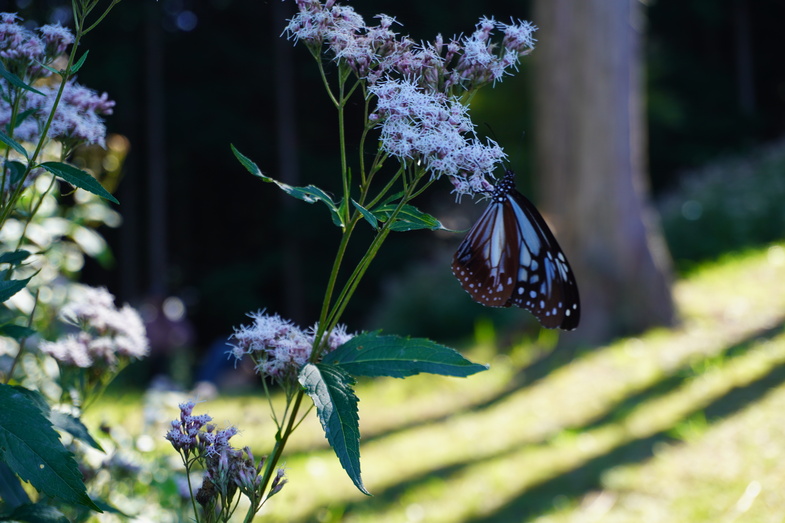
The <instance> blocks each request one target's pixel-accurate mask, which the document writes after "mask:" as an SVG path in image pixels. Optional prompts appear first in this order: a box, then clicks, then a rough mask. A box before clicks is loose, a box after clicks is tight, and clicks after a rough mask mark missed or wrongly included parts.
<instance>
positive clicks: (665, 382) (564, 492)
mask: <svg viewBox="0 0 785 523" xmlns="http://www.w3.org/2000/svg"><path fill="white" fill-rule="evenodd" d="M780 332H782V325H779V326H777V327H776V328H773V329H768V330H765V331H759V332H756V333H753V334H751V335H750V336H748V337H747V338H745V339H744V340H742V341H739V342H737V343H735V344H734V345H732V346H729V347H727V348H726V349H724V350H722V351H720V352H719V353H717V354H714V355H712V356H711V357H709V358H707V359H708V360H712V359H714V358H727V361H725V364H729V365H732V364H733V359H734V358H736V357H739V356H741V355H743V354H746V353H748V352H749V351H750V350H753V349H754V347H755V346H756V344H757V343H759V342H761V341H765V340H767V339H771V338H773V337H775V335H777V334H779V333H780ZM559 366H560V365H559ZM695 366H696V364H695V362H690V363H687V364H685V365H683V366H682V367H680V368H678V369H675V370H674V371H673V372H672V373H671V374H670V375H668V376H664V377H663V378H662V379H661V380H660V381H658V382H656V383H653V384H650V385H649V386H648V387H646V388H645V389H644V390H640V391H637V392H635V393H633V394H632V395H628V396H626V397H624V398H621V399H620V400H619V401H618V402H617V403H615V404H609V405H608V406H607V410H606V414H605V415H603V416H602V417H599V418H597V419H595V420H593V421H591V422H589V423H586V424H584V425H582V426H579V427H561V428H560V430H582V431H588V430H598V429H602V428H603V427H605V426H613V425H616V424H619V423H621V422H623V421H624V420H625V418H627V417H628V416H629V415H631V414H632V413H633V412H634V410H635V407H636V406H638V405H641V404H643V403H645V402H647V401H651V400H653V399H656V398H658V397H660V396H663V395H665V394H667V393H669V392H673V391H675V390H677V389H678V388H679V387H681V386H683V385H685V384H686V382H687V381H688V380H690V379H692V378H694V377H695V376H696V375H698V374H700V371H698V370H696V369H695ZM546 375H547V372H546V373H544V374H543V375H542V377H544V376H546ZM527 381H528V380H527ZM783 383H785V366H774V367H772V368H771V369H769V372H768V373H767V374H765V375H763V376H761V377H759V378H758V379H756V380H755V381H752V382H750V383H749V384H747V385H744V386H740V387H737V388H734V389H731V390H729V391H727V392H726V393H724V394H722V395H721V396H718V397H716V398H714V399H713V400H712V402H711V403H710V404H709V405H704V404H701V405H700V406H696V408H694V409H692V410H690V411H689V412H685V413H684V415H683V416H682V417H681V418H680V419H679V420H675V421H674V422H673V423H672V424H671V426H670V427H667V428H663V429H662V430H660V431H658V432H656V433H654V434H652V435H649V436H645V437H642V438H638V439H634V440H629V441H627V442H625V443H623V444H621V445H619V446H617V447H615V448H613V449H612V450H610V451H608V452H606V453H605V454H603V455H600V456H595V457H592V458H589V459H587V460H586V461H583V462H582V463H580V464H579V465H577V466H575V467H574V468H573V469H571V470H569V471H567V472H563V473H560V474H558V475H557V476H553V477H551V478H549V479H546V480H544V481H541V482H540V483H537V484H535V485H532V486H530V487H529V488H527V489H526V490H525V491H522V492H521V493H520V494H519V495H518V496H517V497H515V498H514V499H512V500H511V501H510V502H509V503H508V504H507V505H505V506H503V507H501V508H499V509H498V510H497V511H495V512H494V513H493V514H490V515H487V516H484V517H477V518H475V519H471V520H468V521H476V522H480V521H499V522H507V521H526V520H528V519H531V518H533V517H536V516H538V515H541V514H543V513H546V512H548V511H551V510H553V509H554V507H555V506H557V505H561V504H562V503H563V502H565V501H570V500H573V501H577V500H580V498H581V497H582V496H584V495H585V494H587V493H589V492H591V491H592V490H596V489H599V488H601V478H602V475H603V474H604V473H605V472H606V471H608V470H609V469H611V468H613V467H617V466H620V465H625V464H630V463H636V462H643V461H646V460H648V459H649V458H651V457H652V455H653V449H654V448H655V447H656V446H657V445H658V444H661V443H667V442H673V441H676V440H675V439H674V438H673V437H672V432H671V431H672V429H673V428H674V426H675V425H677V424H678V423H680V422H681V421H684V420H686V419H689V418H690V417H692V416H693V415H695V414H698V413H701V412H702V413H704V415H705V417H706V419H707V421H708V422H709V423H711V422H715V421H717V420H719V419H721V418H724V417H727V416H729V415H732V414H734V413H736V412H738V411H740V410H741V409H743V408H744V407H746V406H747V405H749V404H751V403H753V402H755V401H757V400H759V399H760V398H761V397H762V396H764V395H765V394H766V393H767V392H769V391H770V390H771V389H772V388H774V387H776V386H778V385H781V384H783ZM517 388H518V387H509V388H506V389H505V390H504V391H502V392H501V393H500V394H499V395H498V396H496V397H494V398H492V399H490V400H488V401H485V402H483V403H481V404H478V405H476V406H475V407H474V410H480V409H483V408H486V407H488V406H491V405H493V404H494V403H496V402H498V401H500V400H501V399H503V398H505V397H506V396H508V395H509V394H511V393H512V392H514V391H516V390H517ZM446 418H447V416H445V417H439V418H438V419H433V418H432V419H428V420H423V421H421V422H419V423H412V424H408V425H407V426H406V427H398V428H396V429H395V430H394V431H390V432H387V433H385V434H376V435H375V436H374V437H373V439H379V438H382V437H385V436H386V435H389V434H395V433H399V432H402V431H404V430H408V429H410V428H413V427H416V426H421V425H425V424H430V423H436V422H439V421H442V420H443V419H446ZM554 435H555V434H554ZM363 441H367V439H366V438H364V439H363ZM536 444H539V445H547V443H534V444H532V445H536ZM520 448H521V446H520V445H516V446H514V448H508V449H505V450H503V451H500V452H499V453H497V454H495V455H492V456H488V455H485V456H483V457H481V458H477V459H468V460H464V461H462V462H460V463H456V464H452V465H449V466H445V467H441V468H437V469H431V470H429V471H427V472H426V473H423V474H420V475H418V476H413V477H407V478H405V480H402V481H400V482H399V483H397V484H394V485H392V486H390V487H388V488H387V489H385V490H384V491H381V492H375V497H374V498H372V499H368V500H363V501H360V502H358V503H347V504H345V505H344V506H343V508H344V510H343V511H342V513H343V514H344V515H348V514H351V513H352V512H353V511H361V512H363V513H373V512H376V511H379V512H380V513H381V512H384V510H385V509H387V508H388V507H391V506H394V505H395V504H396V503H397V502H398V500H399V499H400V498H401V497H402V496H403V495H404V494H405V493H406V492H408V491H412V490H415V489H417V488H418V486H422V487H425V486H426V485H427V484H428V483H429V482H431V481H433V480H434V479H435V478H438V479H441V480H443V481H450V479H451V478H452V477H453V476H456V475H459V474H461V473H463V472H464V470H465V469H466V468H468V467H471V466H473V465H475V464H478V463H480V462H482V461H485V460H489V459H504V457H505V456H507V455H513V454H514V453H516V452H519V451H520ZM480 481H482V478H478V482H480ZM306 520H307V521H312V520H314V515H311V516H310V517H308V518H306Z"/></svg>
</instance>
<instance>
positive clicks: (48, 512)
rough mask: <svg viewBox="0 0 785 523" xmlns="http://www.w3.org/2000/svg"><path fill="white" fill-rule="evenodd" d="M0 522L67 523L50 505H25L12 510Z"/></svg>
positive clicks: (60, 513)
mask: <svg viewBox="0 0 785 523" xmlns="http://www.w3.org/2000/svg"><path fill="white" fill-rule="evenodd" d="M0 521H23V522H28V523H68V518H67V517H65V515H63V513H62V512H60V511H59V510H57V509H56V508H55V507H53V506H51V505H44V504H43V503H27V504H25V505H21V506H19V507H17V508H16V509H14V511H13V512H11V514H10V515H9V516H8V518H0Z"/></svg>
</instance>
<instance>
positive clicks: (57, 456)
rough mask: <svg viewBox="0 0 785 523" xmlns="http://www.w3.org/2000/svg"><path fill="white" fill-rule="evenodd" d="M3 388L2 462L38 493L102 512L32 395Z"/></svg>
mask: <svg viewBox="0 0 785 523" xmlns="http://www.w3.org/2000/svg"><path fill="white" fill-rule="evenodd" d="M22 390H23V389H18V388H17V387H11V386H8V385H1V384H0V405H2V406H3V408H1V409H0V460H2V461H4V462H5V463H6V464H7V465H8V466H9V467H10V468H11V469H12V470H13V471H14V472H15V473H16V474H17V475H18V476H19V477H20V478H21V479H22V480H24V481H28V482H30V484H32V485H33V487H35V488H36V490H39V491H40V492H43V493H45V494H47V495H48V496H52V497H55V498H59V499H61V500H63V501H65V502H67V503H77V504H80V505H84V506H86V507H88V508H90V509H92V510H97V511H99V512H100V509H99V508H98V507H97V506H96V505H95V503H93V501H92V500H91V499H90V497H89V496H88V495H87V491H86V490H85V486H84V483H83V482H82V475H81V473H80V472H79V468H78V466H77V464H76V461H75V460H74V457H73V454H71V453H70V452H68V450H67V449H66V448H65V447H64V446H63V444H62V443H61V442H60V438H59V436H58V434H57V432H56V431H55V430H54V428H53V427H52V424H51V423H50V422H49V420H48V419H46V417H44V415H43V414H42V413H41V410H40V408H39V406H38V405H36V403H35V402H34V401H32V400H31V399H30V398H29V397H28V395H29V394H32V393H31V391H26V392H22Z"/></svg>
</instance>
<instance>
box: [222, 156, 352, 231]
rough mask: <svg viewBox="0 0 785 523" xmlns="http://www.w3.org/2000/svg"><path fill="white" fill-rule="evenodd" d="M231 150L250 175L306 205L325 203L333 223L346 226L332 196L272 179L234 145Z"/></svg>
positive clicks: (313, 187) (321, 191) (312, 186)
mask: <svg viewBox="0 0 785 523" xmlns="http://www.w3.org/2000/svg"><path fill="white" fill-rule="evenodd" d="M231 148H232V152H233V153H234V156H235V157H236V158H237V160H239V162H240V163H241V164H242V166H243V167H245V168H246V170H247V171H248V172H249V173H251V174H253V175H254V176H256V177H258V178H260V179H261V180H262V181H265V182H267V183H274V184H275V185H277V186H278V187H279V188H280V189H281V190H282V191H283V192H285V193H286V194H288V195H289V196H293V197H295V198H297V199H298V200H302V201H304V202H306V203H316V202H322V203H324V204H325V205H326V206H327V208H328V209H329V210H330V215H331V216H332V220H333V223H335V224H336V225H338V226H339V227H343V226H344V225H345V224H344V222H343V219H342V218H341V214H340V213H339V212H338V207H337V206H336V205H335V202H334V201H333V199H332V198H330V196H329V195H328V194H327V193H326V192H324V191H323V190H321V189H320V188H318V187H316V186H315V185H308V186H305V187H294V186H292V185H289V184H286V183H283V182H279V181H278V180H276V179H274V178H270V177H269V176H267V175H265V174H264V173H263V172H262V170H261V169H259V166H258V165H256V164H255V163H254V162H253V160H251V159H250V158H248V157H247V156H245V155H244V154H243V153H241V152H240V151H238V150H237V148H236V147H235V146H234V145H231Z"/></svg>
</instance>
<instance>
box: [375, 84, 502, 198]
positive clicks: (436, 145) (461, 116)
mask: <svg viewBox="0 0 785 523" xmlns="http://www.w3.org/2000/svg"><path fill="white" fill-rule="evenodd" d="M369 91H370V92H371V93H372V94H373V95H375V96H376V97H377V105H376V111H375V112H374V113H373V114H372V115H371V119H372V120H376V121H379V122H380V123H379V126H380V127H381V136H380V140H381V147H382V149H383V150H384V151H385V152H386V153H388V154H389V155H391V156H395V157H398V158H402V159H404V160H414V161H418V162H422V163H423V164H424V165H425V167H426V169H428V170H429V171H430V172H431V173H432V174H433V175H434V176H439V175H446V176H449V177H450V179H451V180H453V184H454V185H455V188H456V189H455V190H456V192H457V193H458V195H459V196H460V195H461V194H473V193H474V192H485V191H487V190H488V189H489V188H490V187H491V185H490V183H489V182H487V181H486V180H485V176H486V175H488V174H490V173H491V172H493V170H494V169H495V167H496V164H497V163H498V162H500V161H501V160H502V159H504V157H505V154H504V151H503V150H502V148H501V147H499V145H498V144H496V143H495V142H493V141H491V140H488V143H487V144H484V143H482V142H480V141H479V140H478V139H477V137H476V136H475V135H474V125H473V124H472V121H471V119H470V118H469V115H468V107H467V106H465V105H463V104H461V103H460V102H459V101H458V100H457V99H456V98H449V97H447V96H446V95H445V94H442V93H436V92H428V91H423V90H421V89H418V88H417V86H416V85H415V84H414V83H413V82H411V81H409V80H387V81H385V82H379V83H377V84H376V85H373V86H371V87H370V88H369Z"/></svg>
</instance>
